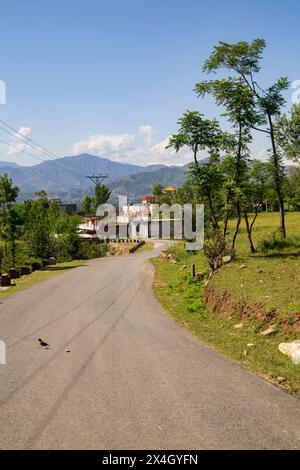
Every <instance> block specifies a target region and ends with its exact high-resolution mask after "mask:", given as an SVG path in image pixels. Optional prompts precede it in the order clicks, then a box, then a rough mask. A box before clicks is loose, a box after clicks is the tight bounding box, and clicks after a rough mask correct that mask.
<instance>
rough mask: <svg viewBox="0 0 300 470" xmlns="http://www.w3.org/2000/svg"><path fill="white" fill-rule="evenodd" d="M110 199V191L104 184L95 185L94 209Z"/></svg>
mask: <svg viewBox="0 0 300 470" xmlns="http://www.w3.org/2000/svg"><path fill="white" fill-rule="evenodd" d="M109 198H110V190H109V189H108V187H107V186H105V184H96V186H95V209H96V210H97V207H99V206H101V204H105V203H106V202H107V201H108V200H109Z"/></svg>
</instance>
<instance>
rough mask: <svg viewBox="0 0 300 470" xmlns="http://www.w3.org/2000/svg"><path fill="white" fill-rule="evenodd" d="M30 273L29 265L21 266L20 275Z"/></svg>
mask: <svg viewBox="0 0 300 470" xmlns="http://www.w3.org/2000/svg"><path fill="white" fill-rule="evenodd" d="M28 274H30V268H29V266H21V276H28Z"/></svg>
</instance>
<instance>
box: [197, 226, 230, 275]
mask: <svg viewBox="0 0 300 470" xmlns="http://www.w3.org/2000/svg"><path fill="white" fill-rule="evenodd" d="M203 248H204V254H205V256H206V257H207V259H208V262H209V265H210V267H211V268H212V270H213V271H215V270H216V269H218V267H219V266H221V264H222V257H223V256H225V255H226V244H225V239H224V237H223V235H222V233H221V232H220V231H219V230H213V231H211V232H208V233H207V234H206V239H205V241H204V247H203Z"/></svg>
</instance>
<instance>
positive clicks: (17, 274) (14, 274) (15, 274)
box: [9, 268, 20, 279]
mask: <svg viewBox="0 0 300 470" xmlns="http://www.w3.org/2000/svg"><path fill="white" fill-rule="evenodd" d="M9 275H10V278H11V279H19V277H20V271H19V270H18V269H16V268H11V269H10V270H9Z"/></svg>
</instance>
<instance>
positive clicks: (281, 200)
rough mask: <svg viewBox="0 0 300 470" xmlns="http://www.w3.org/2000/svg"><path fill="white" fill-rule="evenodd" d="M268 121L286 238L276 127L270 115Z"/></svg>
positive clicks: (276, 185)
mask: <svg viewBox="0 0 300 470" xmlns="http://www.w3.org/2000/svg"><path fill="white" fill-rule="evenodd" d="M268 121H269V125H270V136H271V142H272V150H273V167H274V177H275V189H276V193H277V197H278V204H279V212H280V230H281V236H282V238H286V228H285V215H284V200H283V196H282V184H281V175H280V170H281V169H280V161H279V157H278V154H277V148H276V142H275V135H274V126H273V121H272V116H271V115H270V114H269V113H268Z"/></svg>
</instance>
